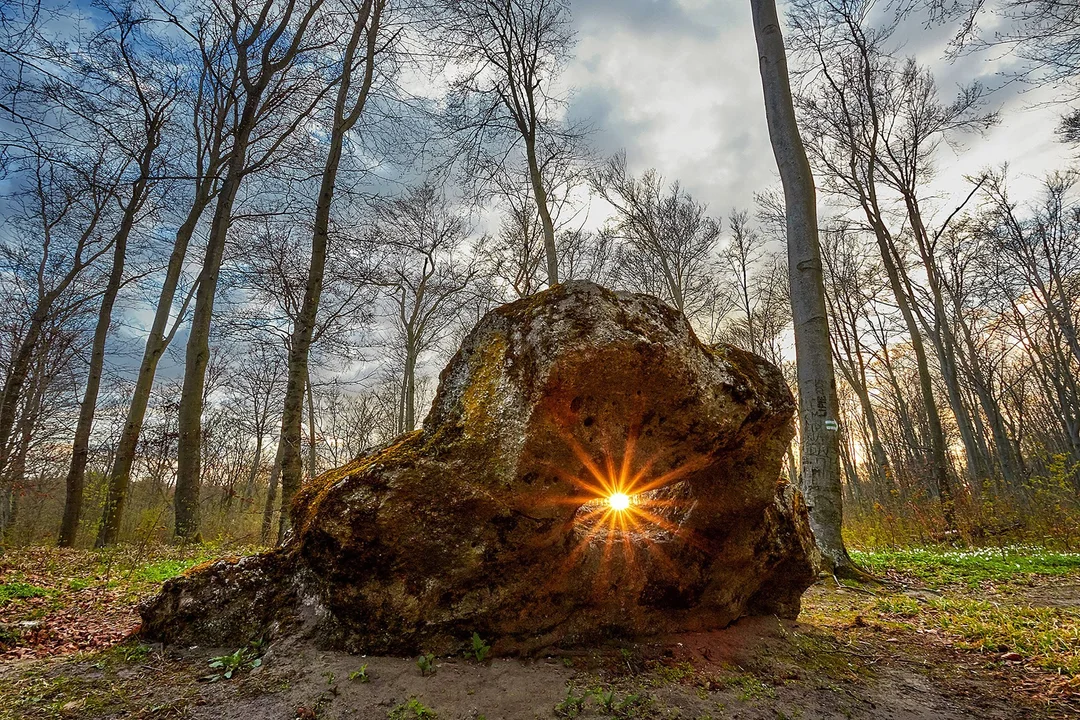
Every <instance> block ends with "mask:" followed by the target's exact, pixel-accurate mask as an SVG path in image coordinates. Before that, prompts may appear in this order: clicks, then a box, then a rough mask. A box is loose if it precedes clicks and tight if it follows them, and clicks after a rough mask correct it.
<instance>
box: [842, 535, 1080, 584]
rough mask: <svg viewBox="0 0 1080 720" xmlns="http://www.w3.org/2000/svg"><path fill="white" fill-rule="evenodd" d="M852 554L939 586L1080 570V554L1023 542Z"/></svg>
mask: <svg viewBox="0 0 1080 720" xmlns="http://www.w3.org/2000/svg"><path fill="white" fill-rule="evenodd" d="M851 554H852V557H853V558H854V560H855V561H856V562H857V563H859V564H860V565H862V566H863V567H865V568H866V569H868V570H870V571H871V572H873V573H875V574H878V575H885V574H888V573H890V572H892V573H895V574H898V575H901V576H905V577H907V578H912V579H916V580H918V581H920V582H922V583H925V584H926V585H928V586H930V587H935V588H940V587H946V586H949V585H965V586H967V587H970V588H974V587H978V586H979V585H981V584H982V583H984V582H986V581H990V582H995V583H1006V582H1016V581H1025V580H1027V579H1029V578H1031V577H1033V576H1038V575H1068V574H1072V573H1080V553H1069V552H1054V551H1050V550H1045V549H1042V548H1037V547H1030V546H1022V545H1013V546H1008V547H1001V548H979V549H974V550H943V549H940V548H909V549H904V550H873V551H852V553H851Z"/></svg>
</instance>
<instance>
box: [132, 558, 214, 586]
mask: <svg viewBox="0 0 1080 720" xmlns="http://www.w3.org/2000/svg"><path fill="white" fill-rule="evenodd" d="M212 559H213V556H212V555H207V556H205V557H195V558H185V559H183V560H162V561H159V562H155V563H150V564H149V565H144V566H142V567H140V568H139V569H138V570H136V571H135V572H134V573H133V574H132V579H133V580H136V581H139V582H147V583H163V582H165V581H166V580H169V579H171V578H174V577H176V576H177V575H179V574H181V573H182V572H184V571H185V570H187V569H188V568H190V567H194V566H195V565H198V564H199V563H201V562H206V561H207V560H212Z"/></svg>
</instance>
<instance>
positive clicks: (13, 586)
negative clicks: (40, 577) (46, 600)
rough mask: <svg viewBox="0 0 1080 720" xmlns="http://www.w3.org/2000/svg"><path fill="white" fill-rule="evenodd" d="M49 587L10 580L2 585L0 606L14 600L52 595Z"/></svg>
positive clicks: (0, 586)
mask: <svg viewBox="0 0 1080 720" xmlns="http://www.w3.org/2000/svg"><path fill="white" fill-rule="evenodd" d="M51 594H52V593H51V591H50V590H49V589H48V588H43V587H38V586H37V585H31V584H30V583H25V582H19V581H15V582H9V583H4V584H3V585H0V606H2V605H7V604H8V603H9V602H11V601H12V600H22V599H25V598H36V597H47V596H49V595H51Z"/></svg>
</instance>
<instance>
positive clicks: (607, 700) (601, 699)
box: [593, 688, 615, 713]
mask: <svg viewBox="0 0 1080 720" xmlns="http://www.w3.org/2000/svg"><path fill="white" fill-rule="evenodd" d="M593 694H594V695H595V696H596V701H597V702H598V703H600V707H601V709H603V711H604V712H606V713H610V712H614V711H615V691H614V690H608V691H606V692H605V691H604V689H603V688H598V689H597V690H596V691H595V692H594V693H593Z"/></svg>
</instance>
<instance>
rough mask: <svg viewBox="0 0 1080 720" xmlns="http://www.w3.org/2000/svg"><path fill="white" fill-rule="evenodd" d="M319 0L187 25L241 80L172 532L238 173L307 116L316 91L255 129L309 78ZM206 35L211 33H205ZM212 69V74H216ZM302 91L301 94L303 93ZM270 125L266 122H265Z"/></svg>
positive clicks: (188, 527)
mask: <svg viewBox="0 0 1080 720" xmlns="http://www.w3.org/2000/svg"><path fill="white" fill-rule="evenodd" d="M322 4H323V0H308V1H307V2H304V3H301V4H297V3H292V2H290V3H287V4H286V5H284V6H280V7H279V6H278V5H277V4H276V3H272V2H266V1H263V2H254V3H253V4H249V5H237V4H234V5H232V6H230V8H229V9H227V8H225V7H224V6H215V8H216V9H217V12H218V14H219V16H218V17H216V18H214V20H213V22H212V24H210V25H209V26H207V27H203V28H199V30H198V31H195V32H192V33H191V34H192V36H193V37H195V38H198V41H199V44H200V47H201V48H202V52H203V54H204V56H205V57H206V58H207V61H208V62H216V61H217V60H216V58H214V57H212V53H214V52H216V49H214V48H215V47H216V46H214V45H211V44H210V43H209V42H208V41H207V40H205V38H207V37H208V33H211V32H213V33H216V32H219V31H224V32H225V34H226V40H225V43H226V44H227V46H228V48H229V53H230V55H229V57H232V58H233V61H234V62H235V66H236V69H237V73H236V79H237V80H238V83H239V86H240V88H242V99H241V100H240V101H239V102H238V103H237V110H238V113H237V117H236V119H235V125H234V126H233V127H232V128H231V133H232V147H231V149H230V153H229V156H228V159H227V160H226V162H225V165H224V167H223V169H222V172H223V175H222V180H221V187H220V189H219V190H218V193H217V198H216V200H217V206H216V207H215V209H214V216H213V220H212V222H211V226H210V232H209V235H208V238H207V243H206V249H205V252H204V257H203V260H202V264H201V270H200V272H199V277H198V288H197V290H196V292H195V306H194V310H193V312H192V318H191V327H190V329H189V331H188V341H187V352H186V360H185V363H184V389H183V392H182V394H181V399H180V424H179V430H180V442H179V447H178V455H177V469H176V493H175V496H174V498H175V505H176V516H175V517H176V525H175V531H176V536H177V537H178V538H182V539H184V540H194V539H196V535H197V534H198V532H199V478H200V472H201V470H200V468H201V460H200V452H201V447H202V445H201V443H202V440H201V435H202V431H201V426H202V420H201V418H202V410H203V397H204V390H205V387H204V385H205V376H206V366H207V362H208V361H209V358H210V347H209V337H210V324H211V320H212V317H213V312H214V296H215V294H216V292H217V285H218V277H219V272H220V269H221V262H222V258H223V256H224V252H225V245H226V242H227V239H228V231H229V226H230V224H231V222H232V219H233V218H232V213H233V206H234V204H235V202H236V198H237V192H238V190H239V189H240V183H241V182H242V181H243V179H244V177H245V176H247V175H250V174H251V173H252V172H254V171H256V170H257V169H259V168H260V167H263V166H264V165H265V164H266V163H268V162H269V161H270V160H271V158H272V157H273V156H274V153H275V151H276V150H277V149H278V148H279V147H280V146H281V144H282V143H284V142H285V141H286V140H287V139H288V138H289V136H290V135H291V134H292V132H293V131H294V130H295V129H296V128H297V127H298V126H299V124H300V122H301V121H302V120H303V119H305V118H306V117H307V116H308V113H309V112H310V110H311V108H312V107H313V106H314V105H315V103H317V102H318V97H316V98H315V99H313V100H311V101H310V104H308V106H307V107H303V108H300V109H298V110H295V111H293V112H291V113H289V116H290V117H289V118H288V119H286V120H285V121H284V122H282V121H281V120H280V118H275V119H276V120H277V123H275V125H276V127H274V131H273V132H272V134H270V135H269V136H266V133H265V132H264V133H261V135H263V137H259V136H257V135H255V132H256V129H257V128H260V126H261V123H264V122H266V116H267V115H268V114H270V113H281V112H282V111H283V110H285V109H286V108H287V107H288V105H287V103H289V102H291V101H292V98H293V96H294V94H296V93H303V90H304V89H305V86H308V87H309V86H310V82H311V80H312V76H311V73H313V72H314V71H313V70H312V69H305V70H303V71H300V70H297V67H296V62H297V58H298V57H299V56H300V55H302V54H304V53H307V52H310V51H311V49H312V48H313V47H314V46H315V45H317V44H318V43H320V42H322V41H321V40H319V39H313V36H314V35H317V33H315V32H314V29H311V24H312V22H313V21H314V20H316V18H318V17H319V11H320V9H321V7H322ZM309 29H311V30H312V32H311V34H310V35H309ZM209 37H213V36H212V35H209ZM215 77H216V76H215ZM300 97H302V98H304V99H305V100H306V99H307V98H306V97H305V96H304V95H303V94H301V95H300ZM264 130H269V128H264ZM253 138H255V139H262V140H265V146H264V147H261V148H260V149H261V150H262V155H261V156H260V157H257V158H252V159H250V160H249V157H248V152H249V150H250V149H251V142H252V140H253Z"/></svg>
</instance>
